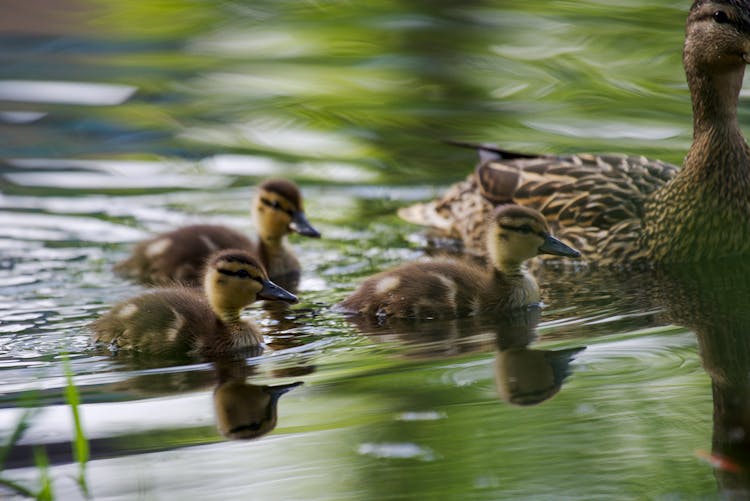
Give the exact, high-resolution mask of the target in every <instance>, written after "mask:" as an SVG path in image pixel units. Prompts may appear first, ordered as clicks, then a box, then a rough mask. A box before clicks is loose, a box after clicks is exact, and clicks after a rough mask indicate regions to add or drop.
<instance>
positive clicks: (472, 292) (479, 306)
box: [339, 206, 578, 319]
mask: <svg viewBox="0 0 750 501" xmlns="http://www.w3.org/2000/svg"><path fill="white" fill-rule="evenodd" d="M488 227H489V230H488V231H487V232H486V235H487V241H486V246H487V252H488V254H489V255H490V262H491V265H490V266H488V267H483V266H481V265H478V264H476V263H474V262H471V261H468V260H458V259H448V258H443V259H433V260H430V261H425V262H413V263H408V264H405V265H402V266H399V267H397V268H395V269H392V270H389V271H385V272H382V273H379V274H377V275H374V276H372V277H370V278H368V279H367V280H365V281H364V282H363V283H362V284H361V285H360V286H359V287H358V288H357V290H356V291H355V292H354V293H353V294H351V295H350V296H349V297H348V298H347V299H345V300H344V301H342V302H341V303H340V305H339V306H340V309H341V310H343V311H346V312H350V313H356V314H360V315H364V316H367V317H375V318H377V319H385V318H388V317H396V318H457V317H466V316H471V315H476V314H480V313H488V312H490V313H491V312H501V311H506V310H511V309H514V308H521V307H524V306H528V305H531V304H534V303H538V302H539V288H538V286H537V284H536V281H535V280H534V278H533V277H532V276H531V275H530V274H529V273H528V272H526V271H525V270H524V269H523V267H522V265H523V262H524V261H525V260H527V259H529V258H531V257H534V256H536V255H537V254H540V253H546V252H549V253H554V254H557V255H563V256H568V257H577V256H578V252H577V251H575V250H574V249H572V248H570V247H568V246H566V245H564V244H562V243H561V242H559V241H558V240H557V239H555V238H554V237H552V236H551V235H550V234H549V227H548V225H547V223H546V221H545V220H544V218H543V217H542V216H541V214H539V213H538V212H537V211H534V210H532V209H528V208H525V207H519V206H502V207H499V208H497V209H495V211H494V212H493V214H492V218H491V220H490V222H489V224H488Z"/></svg>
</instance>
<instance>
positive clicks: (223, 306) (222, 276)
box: [203, 249, 297, 319]
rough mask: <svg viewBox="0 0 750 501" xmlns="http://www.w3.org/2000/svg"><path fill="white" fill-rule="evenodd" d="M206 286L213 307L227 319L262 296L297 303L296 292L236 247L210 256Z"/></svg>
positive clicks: (237, 314)
mask: <svg viewBox="0 0 750 501" xmlns="http://www.w3.org/2000/svg"><path fill="white" fill-rule="evenodd" d="M203 286H204V289H205V291H206V297H208V301H209V303H210V304H211V307H212V308H213V309H214V311H216V313H217V314H219V316H220V317H222V318H224V319H235V318H239V313H240V311H241V310H242V308H244V307H245V306H247V305H249V304H251V303H253V302H255V301H256V300H259V299H266V300H271V301H274V300H276V301H284V302H287V303H296V302H297V297H296V296H295V295H294V294H292V293H291V292H289V291H287V290H285V289H283V288H281V287H279V286H278V285H276V284H274V283H273V282H271V281H270V280H269V279H268V275H267V274H266V270H265V269H264V268H263V265H261V264H260V262H259V261H258V260H257V259H255V258H254V257H253V256H252V255H250V254H248V253H247V252H244V251H240V250H236V249H229V250H224V251H220V252H217V253H216V254H214V255H213V256H212V257H210V258H209V260H208V264H207V265H206V272H205V276H204V283H203Z"/></svg>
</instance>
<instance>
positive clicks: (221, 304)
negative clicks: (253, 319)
mask: <svg viewBox="0 0 750 501" xmlns="http://www.w3.org/2000/svg"><path fill="white" fill-rule="evenodd" d="M207 292H208V294H207V297H208V303H209V304H210V305H211V309H212V310H213V312H214V313H215V314H216V316H217V317H219V318H220V319H221V321H222V322H224V323H225V324H227V325H236V324H239V323H241V322H242V320H241V319H240V312H241V311H242V308H243V307H244V305H239V304H237V302H236V301H235V300H233V298H232V297H227V296H224V295H220V294H216V293H214V292H212V291H210V290H209V291H207Z"/></svg>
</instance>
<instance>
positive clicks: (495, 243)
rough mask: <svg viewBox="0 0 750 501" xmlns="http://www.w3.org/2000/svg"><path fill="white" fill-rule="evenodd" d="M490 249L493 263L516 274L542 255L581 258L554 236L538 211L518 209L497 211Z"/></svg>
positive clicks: (504, 208)
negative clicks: (530, 260)
mask: <svg viewBox="0 0 750 501" xmlns="http://www.w3.org/2000/svg"><path fill="white" fill-rule="evenodd" d="M487 249H488V251H489V255H490V258H491V260H492V263H493V264H494V265H495V266H496V267H497V268H498V269H500V270H515V269H518V268H519V267H520V266H521V264H522V263H523V262H524V261H526V260H527V259H531V258H532V257H534V256H537V255H539V254H553V255H556V256H564V257H572V258H577V257H580V255H581V254H580V252H578V251H577V250H575V249H573V248H572V247H568V246H567V245H565V244H564V243H562V242H561V241H559V240H558V239H556V238H555V237H553V236H552V235H551V234H550V229H549V225H548V224H547V221H546V220H545V219H544V216H542V215H541V214H540V213H539V212H538V211H536V210H534V209H530V208H528V207H521V206H518V205H502V206H500V207H498V208H497V209H495V212H493V214H492V216H491V219H490V229H489V231H488V232H487Z"/></svg>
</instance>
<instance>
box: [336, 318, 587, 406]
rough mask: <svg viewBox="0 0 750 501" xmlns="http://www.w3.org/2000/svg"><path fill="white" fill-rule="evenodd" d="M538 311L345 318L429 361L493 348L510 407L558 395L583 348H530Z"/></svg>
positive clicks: (501, 393) (498, 378)
mask: <svg viewBox="0 0 750 501" xmlns="http://www.w3.org/2000/svg"><path fill="white" fill-rule="evenodd" d="M540 317H541V308H539V307H537V306H534V307H529V308H524V309H520V310H514V311H511V312H507V313H506V314H505V315H502V316H499V317H498V316H496V315H481V316H477V317H471V318H463V319H451V320H424V321H419V320H403V319H389V321H388V322H387V323H385V324H382V323H379V322H372V321H368V320H367V319H363V318H362V317H347V319H348V320H349V321H350V322H352V323H354V324H355V325H356V326H357V327H358V328H359V329H360V331H362V333H364V334H367V335H369V336H371V337H374V338H376V339H378V340H379V341H381V342H390V341H393V340H397V341H399V342H400V343H402V344H405V346H406V348H407V349H406V350H405V352H406V353H407V355H408V356H410V357H417V358H434V357H446V356H455V355H460V354H463V353H470V352H477V351H491V350H495V361H494V378H495V384H496V389H497V393H498V396H499V397H500V398H501V399H502V400H504V401H505V402H507V403H510V404H513V405H521V406H528V405H536V404H540V403H542V402H544V401H545V400H548V399H549V398H551V397H553V396H554V395H555V394H557V392H559V391H560V389H561V387H562V385H563V382H564V381H565V379H566V378H567V377H568V376H569V375H570V373H571V371H572V368H571V366H570V363H571V361H572V360H573V359H574V357H575V355H576V354H577V353H579V352H580V351H582V350H584V349H585V347H576V348H570V349H562V350H545V349H538V348H530V347H529V346H530V345H531V344H532V343H533V342H534V341H535V340H536V338H537V330H536V329H537V326H538V324H539V321H540Z"/></svg>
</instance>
